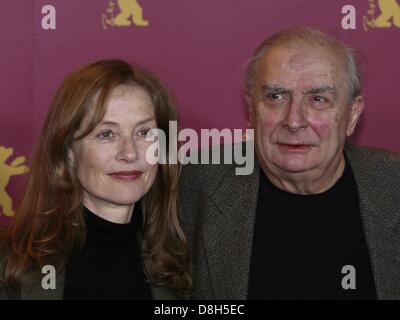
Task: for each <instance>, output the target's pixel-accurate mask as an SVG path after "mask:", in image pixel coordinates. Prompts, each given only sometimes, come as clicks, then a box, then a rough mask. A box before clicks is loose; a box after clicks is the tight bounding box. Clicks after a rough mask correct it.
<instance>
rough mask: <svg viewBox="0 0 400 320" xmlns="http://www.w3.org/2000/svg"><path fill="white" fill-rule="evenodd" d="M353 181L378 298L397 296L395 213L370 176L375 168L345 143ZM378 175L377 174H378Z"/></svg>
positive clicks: (399, 260) (399, 262) (399, 248)
mask: <svg viewBox="0 0 400 320" xmlns="http://www.w3.org/2000/svg"><path fill="white" fill-rule="evenodd" d="M345 150H346V155H347V156H348V159H349V161H350V164H351V167H352V171H353V174H354V177H355V180H356V183H357V189H358V194H359V201H360V211H361V220H362V223H363V227H364V234H365V239H366V242H367V246H368V250H369V256H370V261H371V266H372V271H373V275H374V279H375V285H376V290H377V297H378V299H400V235H399V230H398V219H397V216H398V212H396V208H395V207H394V206H393V207H392V200H391V199H390V198H389V197H387V196H386V192H385V190H381V187H380V186H381V184H380V183H379V181H378V180H376V179H375V178H374V175H375V174H376V172H375V171H376V170H375V168H373V167H371V166H370V165H366V164H365V162H366V161H365V158H364V157H363V156H360V155H359V154H358V153H357V152H356V151H355V150H353V147H352V146H351V145H347V146H346V149H345ZM380 174H381V173H380Z"/></svg>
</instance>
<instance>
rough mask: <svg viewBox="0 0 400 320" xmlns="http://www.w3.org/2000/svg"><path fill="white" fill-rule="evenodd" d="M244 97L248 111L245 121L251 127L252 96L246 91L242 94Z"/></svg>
mask: <svg viewBox="0 0 400 320" xmlns="http://www.w3.org/2000/svg"><path fill="white" fill-rule="evenodd" d="M244 98H245V100H246V104H247V108H248V112H249V118H248V121H247V124H248V126H249V127H251V124H252V122H253V121H252V117H253V97H252V96H251V95H249V94H248V93H246V94H245V95H244Z"/></svg>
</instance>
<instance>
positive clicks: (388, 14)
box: [363, 0, 400, 31]
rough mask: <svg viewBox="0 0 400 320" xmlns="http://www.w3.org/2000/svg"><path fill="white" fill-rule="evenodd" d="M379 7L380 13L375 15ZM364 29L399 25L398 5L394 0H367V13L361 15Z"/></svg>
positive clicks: (399, 12)
mask: <svg viewBox="0 0 400 320" xmlns="http://www.w3.org/2000/svg"><path fill="white" fill-rule="evenodd" d="M378 7H379V10H380V15H379V16H376V8H378ZM363 26H364V30H365V31H367V30H368V27H370V28H389V27H392V26H395V27H400V6H399V4H398V3H397V2H396V0H369V9H368V11H367V15H366V16H364V17H363Z"/></svg>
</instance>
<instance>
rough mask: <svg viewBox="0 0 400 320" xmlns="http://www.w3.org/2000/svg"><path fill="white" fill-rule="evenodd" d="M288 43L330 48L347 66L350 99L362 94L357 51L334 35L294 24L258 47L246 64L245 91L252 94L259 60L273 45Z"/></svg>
mask: <svg viewBox="0 0 400 320" xmlns="http://www.w3.org/2000/svg"><path fill="white" fill-rule="evenodd" d="M288 43H299V44H308V45H310V46H321V47H322V46H324V47H327V48H328V50H331V51H332V52H334V53H336V54H338V56H340V57H341V58H342V59H343V62H344V64H345V66H346V70H344V71H345V73H346V76H347V79H348V81H347V82H348V84H347V88H348V95H349V96H348V101H349V103H350V102H352V101H353V100H354V99H355V98H356V97H357V96H358V95H360V94H361V75H360V70H359V64H358V61H357V58H356V54H355V51H354V50H353V49H352V48H350V47H347V46H346V45H344V44H343V43H342V42H340V41H338V40H337V39H335V38H334V37H332V36H330V35H328V34H326V33H324V32H322V31H320V30H317V29H314V28H311V27H307V26H292V27H287V28H285V29H283V30H281V31H279V32H277V33H275V34H273V35H272V36H271V37H269V38H267V39H266V40H264V42H263V43H261V45H260V46H259V47H258V48H257V49H256V51H255V52H254V54H253V56H252V57H251V58H250V60H249V62H248V63H247V66H246V71H245V75H244V90H245V93H246V94H248V95H251V91H252V88H253V85H254V80H255V77H256V74H257V67H258V63H259V61H260V60H261V59H262V58H263V57H264V56H265V54H266V53H267V51H268V50H270V49H271V48H273V47H277V46H280V45H285V44H288Z"/></svg>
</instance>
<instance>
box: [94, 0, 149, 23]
mask: <svg viewBox="0 0 400 320" xmlns="http://www.w3.org/2000/svg"><path fill="white" fill-rule="evenodd" d="M117 3H118V7H119V10H120V13H119V14H118V15H117V16H115V17H114V8H115V6H116V4H115V2H114V1H112V0H110V2H109V4H108V8H107V9H106V14H103V15H102V20H103V27H104V29H107V26H117V27H124V26H130V25H131V24H132V23H133V24H134V25H136V26H139V27H146V26H148V25H149V22H148V21H146V20H144V19H143V9H142V7H141V6H140V4H139V3H138V2H137V0H117ZM107 15H108V16H107Z"/></svg>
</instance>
